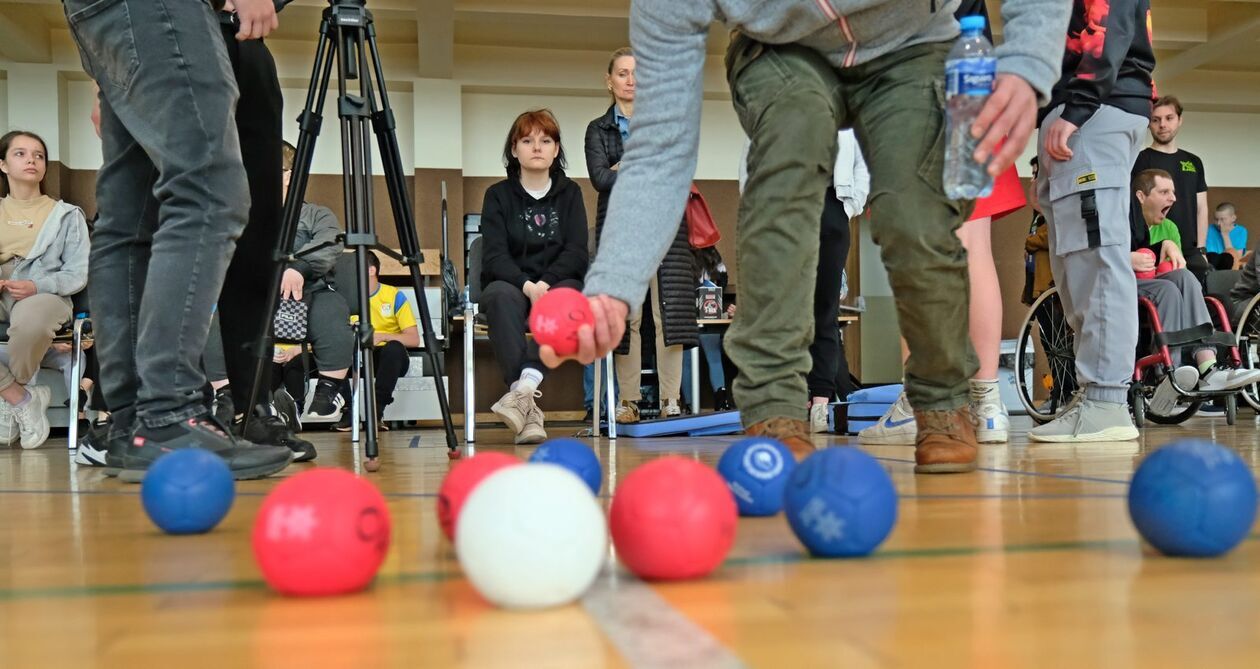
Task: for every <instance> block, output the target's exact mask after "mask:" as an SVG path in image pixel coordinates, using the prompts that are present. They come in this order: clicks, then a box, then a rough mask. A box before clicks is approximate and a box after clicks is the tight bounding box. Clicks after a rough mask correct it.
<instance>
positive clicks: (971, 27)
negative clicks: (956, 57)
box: [958, 15, 985, 32]
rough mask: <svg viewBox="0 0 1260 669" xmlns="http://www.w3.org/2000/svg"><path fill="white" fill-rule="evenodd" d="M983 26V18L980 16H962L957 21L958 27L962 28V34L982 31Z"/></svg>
mask: <svg viewBox="0 0 1260 669" xmlns="http://www.w3.org/2000/svg"><path fill="white" fill-rule="evenodd" d="M984 24H985V21H984V17H983V16H980V15H974V16H964V17H962V18H961V19H959V20H958V25H960V26H962V29H963V32H972V31H982V30H984Z"/></svg>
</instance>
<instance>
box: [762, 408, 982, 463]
mask: <svg viewBox="0 0 1260 669" xmlns="http://www.w3.org/2000/svg"><path fill="white" fill-rule="evenodd" d="M744 433H745V434H747V435H748V436H750V437H770V438H772V439H778V440H779V441H781V442H783V445H784V446H787V447H788V450H789V451H792V455H794V456H796V459H797V460H804V459H805V456H807V455H809V454H810V453H813V452H814V450H815V449H816V448H817V447H816V446H814V440H813V439H812V438H810V436H809V424H808V423H806V422H805V421H803V420H796V419H795V418H767V419H766V420H763V421H761V422H760V423H754V424H752V425H749V426H748V428H747V429H745V430H744ZM973 441H974V440H973Z"/></svg>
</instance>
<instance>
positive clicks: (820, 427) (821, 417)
mask: <svg viewBox="0 0 1260 669" xmlns="http://www.w3.org/2000/svg"><path fill="white" fill-rule="evenodd" d="M830 408H831V407H830V406H828V405H826V404H811V405H809V431H810V432H811V433H813V434H818V433H820V432H826V431H827V410H828V409H830Z"/></svg>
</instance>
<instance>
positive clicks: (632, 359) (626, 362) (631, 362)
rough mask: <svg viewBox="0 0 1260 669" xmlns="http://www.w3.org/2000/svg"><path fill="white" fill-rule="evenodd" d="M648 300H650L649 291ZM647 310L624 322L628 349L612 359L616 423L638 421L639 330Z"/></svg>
mask: <svg viewBox="0 0 1260 669" xmlns="http://www.w3.org/2000/svg"><path fill="white" fill-rule="evenodd" d="M648 299H651V292H650V291H649V294H648ZM644 308H647V304H646V303H645V304H643V305H641V306H640V308H639V311H638V313H635V314H632V315H631V316H630V318H629V320H627V321H626V337H627V339H629V342H630V348H629V350H628V351H627V353H626V354H625V355H621V354H617V355H615V356H613V357H614V363H615V370H616V372H617V400H618V403H619V405H618V407H617V409H616V419H617V422H618V423H633V422H635V421H638V420H639V407H638V404H637V402H638V401H639V400H641V399H643V392H642V390H641V389H640V387H641V386H642V385H643V381H642V376H643V338H642V335H640V330H641V329H642V327H643V309H644Z"/></svg>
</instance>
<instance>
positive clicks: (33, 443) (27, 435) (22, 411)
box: [12, 386, 52, 450]
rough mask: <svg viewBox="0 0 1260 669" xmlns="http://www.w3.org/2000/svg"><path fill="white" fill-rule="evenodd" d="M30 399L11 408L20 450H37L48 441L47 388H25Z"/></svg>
mask: <svg viewBox="0 0 1260 669" xmlns="http://www.w3.org/2000/svg"><path fill="white" fill-rule="evenodd" d="M26 392H28V393H30V394H31V399H30V401H29V402H27V403H26V404H25V405H24V406H15V407H13V408H12V409H13V422H14V424H16V425H17V428H18V432H19V435H20V436H21V440H22V448H25V449H28V450H29V449H32V448H39V447H40V446H41V445H42V444H43V443H44V442H45V441H48V403H49V402H50V401H51V400H52V395H51V393H49V392H48V387H47V386H27V387H26Z"/></svg>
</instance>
